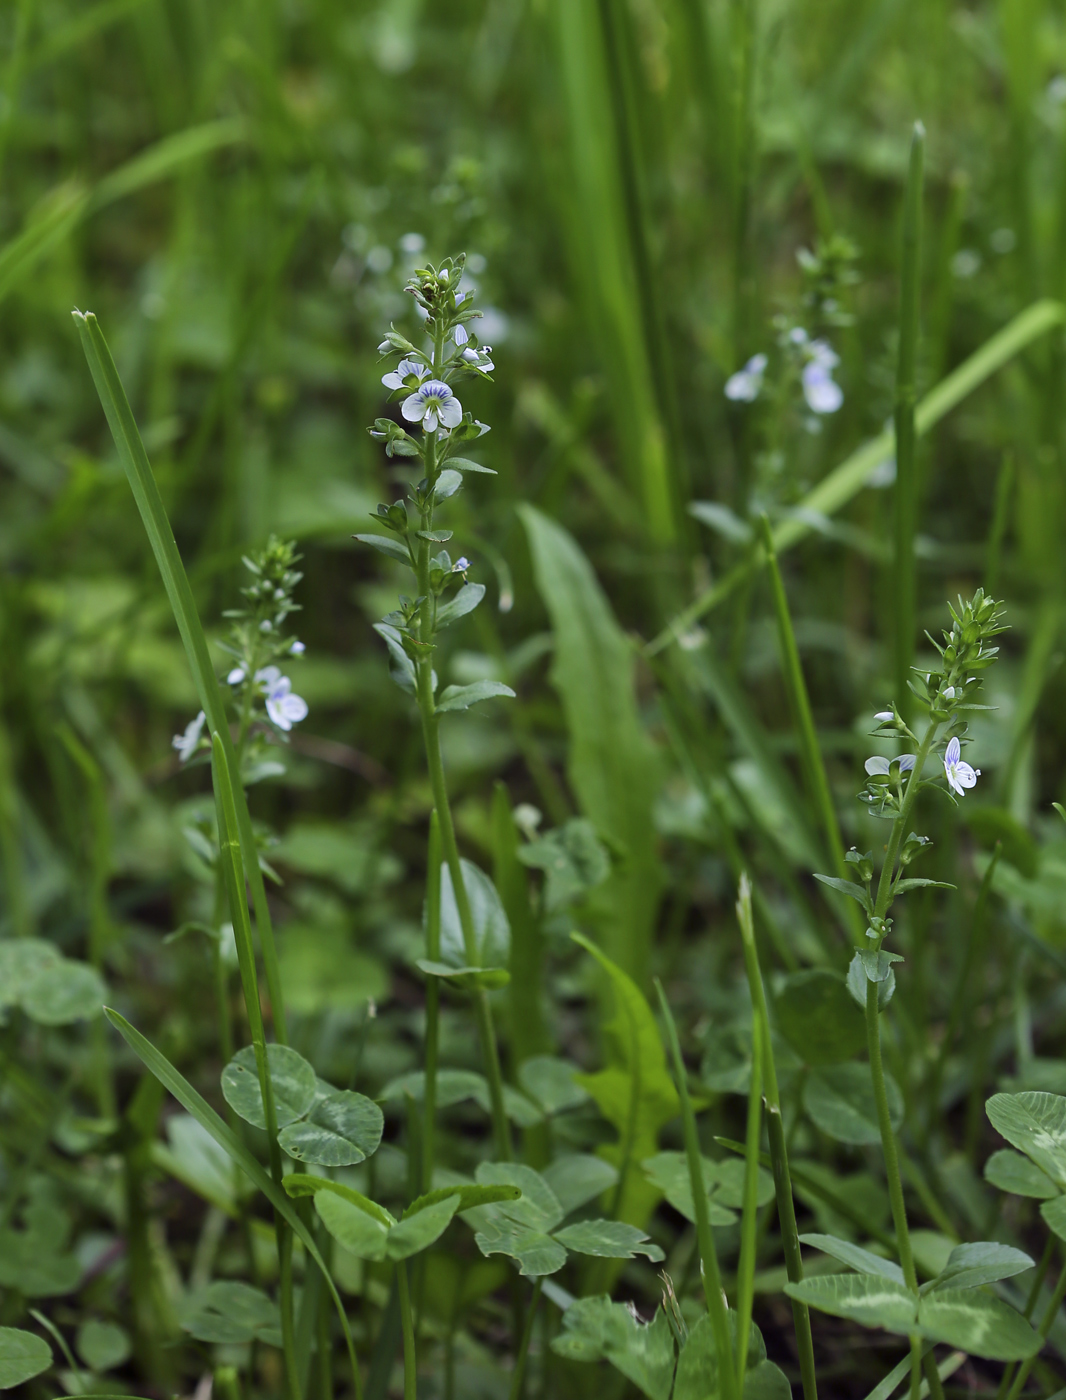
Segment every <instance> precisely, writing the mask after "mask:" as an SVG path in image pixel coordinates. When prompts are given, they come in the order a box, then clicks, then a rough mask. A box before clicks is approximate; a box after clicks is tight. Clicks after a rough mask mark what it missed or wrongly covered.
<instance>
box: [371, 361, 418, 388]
mask: <svg viewBox="0 0 1066 1400" xmlns="http://www.w3.org/2000/svg"><path fill="white" fill-rule="evenodd" d="M428 373H429V370H428V369H427V368H426V366H425V365H424V364H422V362H421V361H420V360H412V359H406V360H401V361H400V363H399V364H398V365H397V366H396V368H395V369H394V370H393V371H392V372H391V373H390V374H383V375H382V376H381V382H382V384H384V386H385V388H386V389H409V388H411V381H412V380H413V381H414V383H415V384H420V383H421V382H422V380H423V379H425V377H426V375H427V374H428Z"/></svg>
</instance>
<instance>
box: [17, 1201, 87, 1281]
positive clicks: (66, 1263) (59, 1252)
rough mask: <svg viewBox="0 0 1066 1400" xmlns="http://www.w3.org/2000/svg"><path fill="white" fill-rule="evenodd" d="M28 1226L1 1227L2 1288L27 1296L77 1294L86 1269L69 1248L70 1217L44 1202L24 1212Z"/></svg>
mask: <svg viewBox="0 0 1066 1400" xmlns="http://www.w3.org/2000/svg"><path fill="white" fill-rule="evenodd" d="M24 1218H25V1225H26V1228H25V1229H23V1230H12V1229H2V1230H0V1287H3V1288H12V1289H17V1290H18V1291H19V1292H20V1293H21V1294H22V1295H23V1296H24V1297H26V1298H58V1297H62V1296H63V1295H64V1294H66V1293H73V1292H74V1290H75V1289H76V1288H77V1286H78V1284H79V1283H80V1282H81V1278H82V1274H83V1272H84V1270H83V1268H82V1266H81V1263H80V1262H79V1260H78V1258H77V1256H76V1255H75V1254H72V1253H70V1252H69V1251H68V1250H67V1248H66V1245H67V1240H68V1237H69V1234H70V1228H69V1227H70V1222H69V1220H68V1218H67V1216H66V1215H65V1214H64V1213H63V1212H61V1211H57V1210H56V1209H55V1206H54V1204H53V1205H52V1206H51V1207H49V1206H48V1205H46V1204H44V1203H41V1205H40V1207H39V1208H38V1207H36V1206H30V1207H29V1208H27V1210H26V1211H25V1212H24Z"/></svg>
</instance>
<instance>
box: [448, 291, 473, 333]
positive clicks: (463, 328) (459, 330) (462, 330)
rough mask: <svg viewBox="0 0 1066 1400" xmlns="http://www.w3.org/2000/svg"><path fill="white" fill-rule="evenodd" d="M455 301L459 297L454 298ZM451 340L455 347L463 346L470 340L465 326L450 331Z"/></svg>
mask: <svg viewBox="0 0 1066 1400" xmlns="http://www.w3.org/2000/svg"><path fill="white" fill-rule="evenodd" d="M460 295H461V293H460ZM455 300H456V301H458V300H459V297H456V298H455ZM452 339H453V340H454V341H455V343H456V345H465V344H466V342H467V341H468V340H469V339H470V332H469V331H468V330H467V328H466V327H465V326H462V325H460V326H456V327H455V329H454V330H453V331H452Z"/></svg>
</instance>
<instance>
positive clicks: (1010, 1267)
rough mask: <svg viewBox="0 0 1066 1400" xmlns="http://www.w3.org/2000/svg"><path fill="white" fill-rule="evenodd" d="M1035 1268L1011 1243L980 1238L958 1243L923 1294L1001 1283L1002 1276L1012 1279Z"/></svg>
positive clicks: (926, 1285) (923, 1290) (923, 1289)
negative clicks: (974, 1240)
mask: <svg viewBox="0 0 1066 1400" xmlns="http://www.w3.org/2000/svg"><path fill="white" fill-rule="evenodd" d="M1032 1267H1033V1261H1032V1260H1031V1259H1030V1258H1029V1256H1028V1254H1024V1253H1023V1252H1022V1251H1021V1250H1020V1249H1012V1248H1011V1246H1010V1245H1008V1244H998V1243H996V1242H995V1241H994V1240H981V1241H978V1242H977V1243H975V1244H957V1245H956V1246H955V1248H954V1249H953V1250H952V1251H951V1255H950V1256H949V1258H948V1262H947V1263H946V1264H945V1265H944V1268H943V1270H942V1271H941V1273H940V1274H939V1275H938V1276H937V1277H936V1278H935V1279H933V1280H932V1282H931V1283H927V1284H925V1286H924V1287H923V1288H922V1292H923V1293H927V1292H929V1293H932V1292H937V1293H939V1292H940V1291H941V1290H942V1289H945V1288H954V1289H961V1288H980V1287H981V1286H982V1284H986V1283H998V1282H999V1280H1000V1279H1001V1278H1013V1277H1014V1275H1015V1274H1021V1273H1024V1272H1025V1270H1026V1269H1031V1268H1032Z"/></svg>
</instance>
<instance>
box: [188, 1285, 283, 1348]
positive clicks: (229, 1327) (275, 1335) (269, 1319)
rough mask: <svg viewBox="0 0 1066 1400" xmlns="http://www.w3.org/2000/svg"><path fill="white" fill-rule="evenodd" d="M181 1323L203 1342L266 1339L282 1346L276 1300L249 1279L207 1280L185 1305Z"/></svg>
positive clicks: (236, 1344) (264, 1340) (223, 1343)
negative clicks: (206, 1283)
mask: <svg viewBox="0 0 1066 1400" xmlns="http://www.w3.org/2000/svg"><path fill="white" fill-rule="evenodd" d="M181 1325H182V1327H183V1328H184V1330H185V1331H186V1332H188V1333H189V1334H190V1336H193V1337H195V1338H196V1339H197V1341H200V1342H215V1343H217V1344H220V1345H229V1346H240V1345H243V1344H244V1343H247V1342H266V1343H267V1345H268V1346H272V1347H280V1346H281V1319H280V1317H279V1314H278V1309H277V1304H276V1303H272V1302H271V1300H270V1299H269V1298H268V1297H267V1295H266V1294H265V1293H264V1292H263V1291H262V1290H261V1289H259V1288H253V1287H252V1286H251V1284H248V1283H230V1282H223V1281H221V1280H219V1281H216V1282H215V1283H211V1284H208V1286H207V1287H206V1288H205V1289H204V1290H203V1291H202V1292H200V1293H198V1294H196V1295H195V1296H194V1297H193V1298H191V1299H189V1301H188V1302H187V1303H186V1304H185V1305H184V1307H183V1309H182V1313H181Z"/></svg>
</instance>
